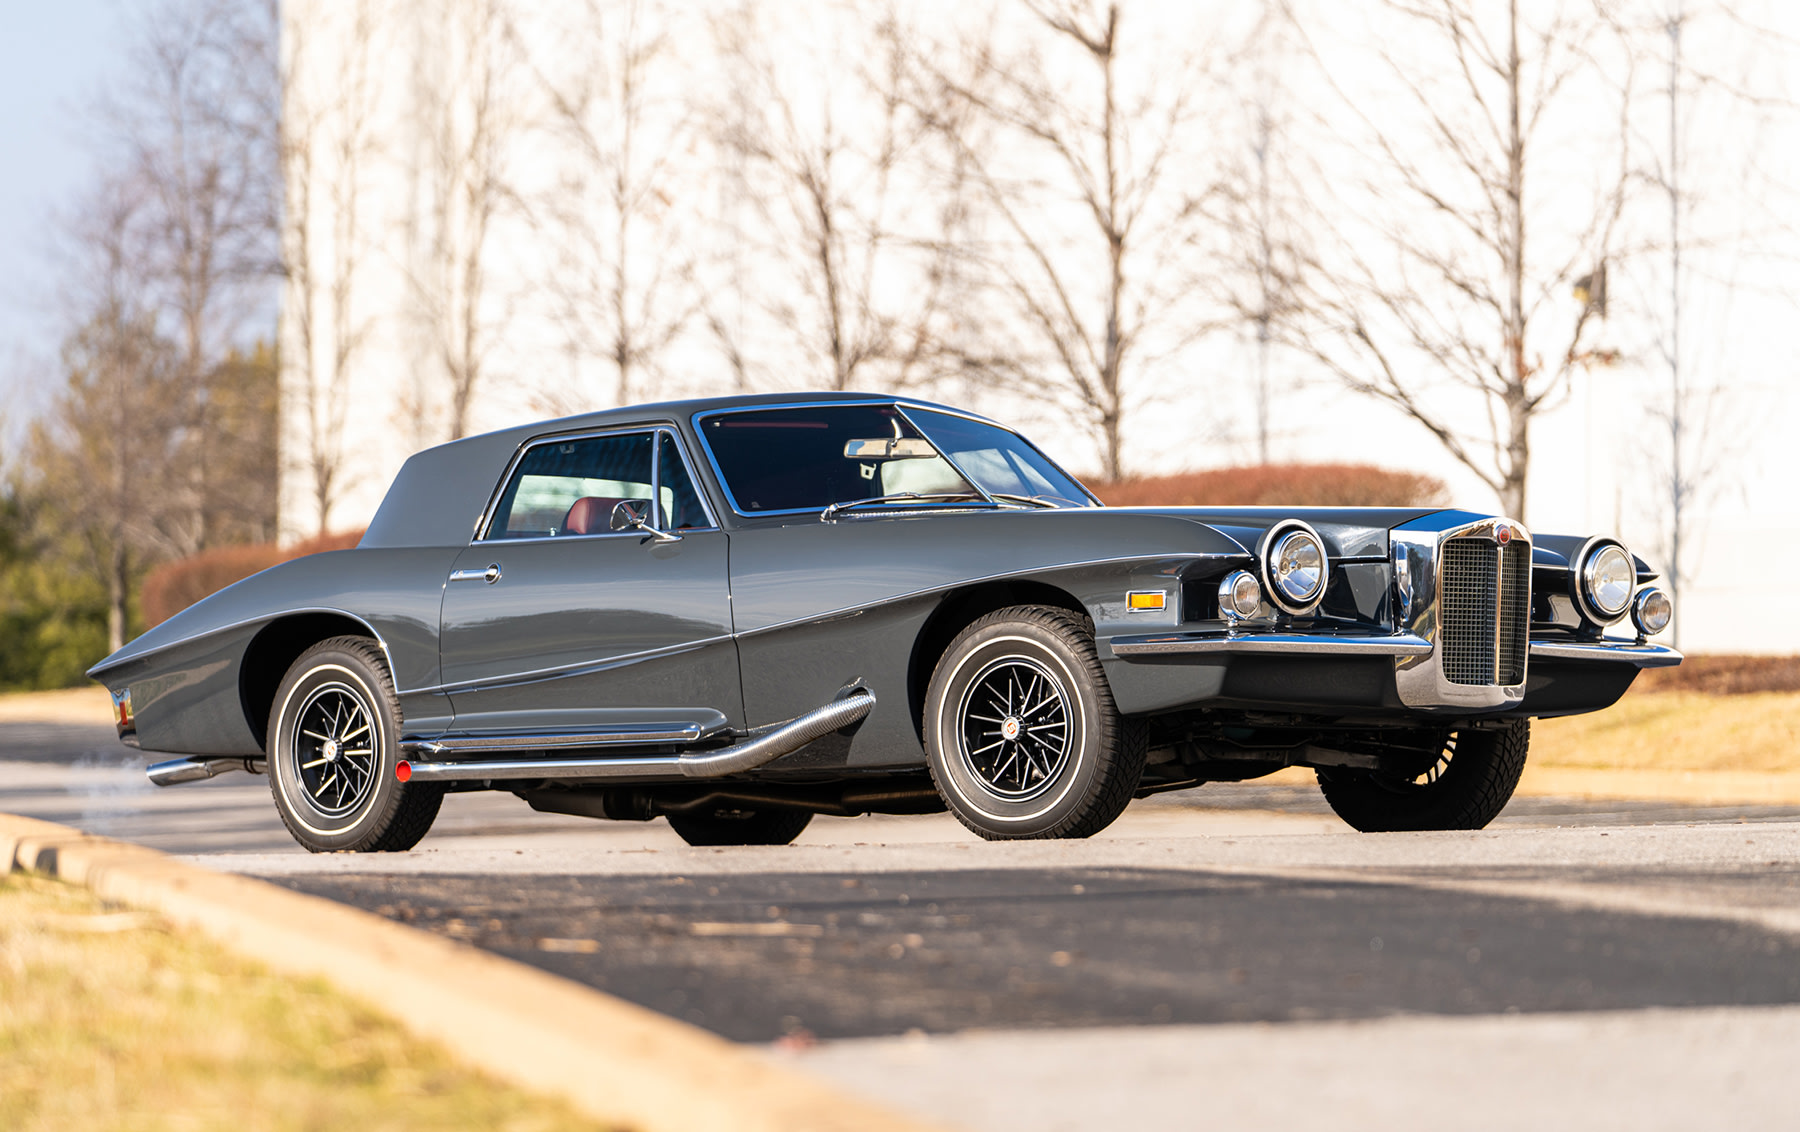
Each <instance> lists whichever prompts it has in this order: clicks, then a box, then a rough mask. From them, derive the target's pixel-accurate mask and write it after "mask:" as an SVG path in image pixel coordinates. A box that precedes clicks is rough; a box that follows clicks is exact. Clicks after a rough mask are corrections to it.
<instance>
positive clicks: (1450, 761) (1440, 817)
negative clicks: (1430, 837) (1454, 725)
mask: <svg viewBox="0 0 1800 1132" xmlns="http://www.w3.org/2000/svg"><path fill="white" fill-rule="evenodd" d="M1530 747H1531V721H1530V720H1529V719H1521V720H1517V721H1515V722H1513V723H1510V724H1508V725H1507V726H1506V727H1505V728H1503V729H1501V730H1498V731H1470V730H1464V731H1458V732H1454V733H1453V734H1451V735H1450V737H1449V738H1448V739H1447V740H1445V744H1444V749H1443V750H1442V751H1441V752H1440V753H1439V755H1438V758H1437V761H1436V762H1435V763H1434V764H1433V765H1432V766H1431V767H1429V768H1426V769H1425V770H1423V771H1422V772H1420V773H1417V774H1411V775H1409V774H1407V773H1405V772H1393V771H1380V770H1331V771H1327V770H1320V771H1319V772H1318V776H1319V789H1320V790H1322V791H1323V792H1324V794H1325V800H1326V801H1327V802H1329V803H1330V804H1331V808H1332V809H1333V810H1335V811H1336V812H1337V815H1338V817H1340V818H1343V819H1344V820H1345V821H1346V822H1349V823H1350V825H1351V826H1352V827H1354V828H1356V829H1358V830H1361V831H1362V832H1364V833H1396V832H1403V831H1418V830H1433V829H1440V830H1441V829H1481V828H1483V827H1485V826H1486V825H1487V824H1488V823H1489V822H1491V821H1493V820H1494V818H1496V817H1497V816H1499V814H1500V811H1501V810H1503V809H1505V808H1506V803H1507V802H1509V801H1511V800H1512V796H1513V791H1514V790H1516V789H1518V786H1519V776H1520V775H1521V774H1523V773H1524V771H1525V756H1526V753H1527V752H1528V751H1529V749H1530Z"/></svg>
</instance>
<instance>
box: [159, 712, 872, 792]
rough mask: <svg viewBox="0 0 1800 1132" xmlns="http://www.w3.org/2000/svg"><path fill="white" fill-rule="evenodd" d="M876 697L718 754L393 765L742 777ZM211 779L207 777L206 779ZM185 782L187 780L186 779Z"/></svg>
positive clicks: (447, 775) (525, 774) (508, 772)
mask: <svg viewBox="0 0 1800 1132" xmlns="http://www.w3.org/2000/svg"><path fill="white" fill-rule="evenodd" d="M874 706H875V693H873V692H870V691H868V690H867V689H864V690H862V691H859V692H857V693H856V694H855V695H852V696H849V697H846V698H845V699H841V700H837V701H835V702H833V703H829V704H826V705H825V706H824V707H822V708H818V709H816V710H814V711H809V712H807V713H806V714H805V715H803V716H801V717H800V718H798V719H796V720H794V721H792V722H791V723H785V724H782V725H781V726H780V727H777V728H776V729H775V730H773V731H770V732H768V733H766V734H763V735H759V736H757V737H756V738H754V739H746V740H745V741H744V742H742V743H736V744H733V745H732V746H729V747H726V748H725V749H724V750H720V751H706V752H703V753H700V754H691V755H648V756H625V757H621V758H610V759H530V760H517V759H511V760H506V761H499V760H493V761H486V762H461V763H416V762H409V761H402V762H400V763H399V764H398V765H397V766H395V767H394V777H396V778H398V779H399V780H400V781H401V782H412V781H419V782H467V781H471V780H483V779H485V780H496V779H516V778H557V779H574V778H589V779H591V778H660V777H664V776H667V775H672V774H673V775H681V776H683V777H686V778H719V777H722V776H724V775H729V774H743V773H744V772H746V771H752V770H755V769H756V768H757V767H760V766H763V765H765V764H767V763H771V762H774V761H775V760H776V759H778V758H780V757H781V756H782V755H787V754H792V753H793V752H795V751H798V750H799V749H800V748H801V747H804V746H806V745H807V744H808V743H811V742H812V741H813V740H815V739H821V738H824V737H825V736H826V735H829V734H831V733H832V732H833V731H837V730H839V729H840V728H844V727H848V726H850V725H851V724H852V723H855V722H856V721H858V720H860V719H862V718H863V717H864V716H866V715H868V714H869V712H870V710H871V709H873V708H874ZM208 777H210V776H208ZM183 781H186V780H185V779H184V780H183Z"/></svg>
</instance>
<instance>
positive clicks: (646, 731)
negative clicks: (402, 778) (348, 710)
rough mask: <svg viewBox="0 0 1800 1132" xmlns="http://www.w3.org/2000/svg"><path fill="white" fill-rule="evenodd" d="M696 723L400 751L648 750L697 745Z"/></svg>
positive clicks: (406, 743) (466, 739) (407, 746)
mask: <svg viewBox="0 0 1800 1132" xmlns="http://www.w3.org/2000/svg"><path fill="white" fill-rule="evenodd" d="M705 734H706V733H705V731H704V730H703V729H702V728H701V727H700V725H699V724H697V723H684V724H677V725H674V726H665V727H660V728H632V727H597V728H595V729H593V730H592V731H559V732H556V733H554V734H547V735H468V736H456V737H454V738H449V739H402V740H401V741H400V749H401V750H402V751H406V752H409V753H415V754H423V755H427V756H430V755H442V754H450V753H454V752H457V751H554V750H562V749H567V748H578V749H579V748H587V747H648V746H653V745H655V744H657V743H697V742H699V741H700V740H701V739H702V738H704V737H705Z"/></svg>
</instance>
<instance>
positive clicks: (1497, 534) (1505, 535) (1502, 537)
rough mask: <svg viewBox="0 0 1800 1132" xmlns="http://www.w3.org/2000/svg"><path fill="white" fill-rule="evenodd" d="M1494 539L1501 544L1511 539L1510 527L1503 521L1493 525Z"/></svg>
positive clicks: (1503, 544)
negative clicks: (1495, 525)
mask: <svg viewBox="0 0 1800 1132" xmlns="http://www.w3.org/2000/svg"><path fill="white" fill-rule="evenodd" d="M1494 541H1495V542H1497V543H1499V544H1500V545H1501V546H1505V545H1506V544H1507V543H1509V542H1511V541H1512V528H1511V527H1509V526H1507V525H1506V524H1505V523H1502V524H1500V525H1499V526H1497V527H1495V528H1494Z"/></svg>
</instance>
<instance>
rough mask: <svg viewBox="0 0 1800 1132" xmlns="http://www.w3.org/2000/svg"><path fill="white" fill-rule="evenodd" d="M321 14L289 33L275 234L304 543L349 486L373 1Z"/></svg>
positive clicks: (374, 152)
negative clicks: (305, 519)
mask: <svg viewBox="0 0 1800 1132" xmlns="http://www.w3.org/2000/svg"><path fill="white" fill-rule="evenodd" d="M333 11H334V14H336V15H337V16H338V17H339V21H340V22H338V23H336V24H333V23H331V22H328V19H327V13H326V11H325V10H324V9H323V8H322V7H321V9H319V10H317V11H314V12H312V13H309V15H310V18H308V19H304V20H302V19H296V20H294V21H292V22H291V23H290V25H289V28H288V33H287V34H288V43H287V54H286V58H285V60H284V75H283V82H282V115H281V119H282V133H281V151H280V152H281V164H282V174H283V176H282V181H283V185H284V188H285V193H286V197H285V204H286V207H285V209H284V211H283V217H282V228H281V247H282V262H283V266H284V269H285V274H286V278H287V303H286V307H285V312H284V313H285V316H286V318H287V320H288V326H287V334H286V336H285V345H286V348H287V351H288V353H287V357H286V358H285V359H284V367H285V369H286V370H287V377H286V380H285V382H284V391H285V396H284V404H283V406H282V412H283V415H284V416H285V418H286V422H287V423H286V428H285V430H284V432H285V436H286V437H287V438H288V440H289V449H288V452H287V453H286V455H287V462H288V464H289V466H290V467H294V468H297V469H298V470H299V471H300V472H301V473H302V474H303V475H304V476H305V478H306V481H307V484H308V486H309V488H310V494H311V496H312V499H311V503H312V512H313V516H312V517H313V521H314V526H315V531H316V533H318V534H324V533H325V532H326V531H327V530H328V529H329V528H330V525H331V513H332V509H333V507H334V506H336V504H337V502H338V499H339V497H340V496H341V495H342V494H343V492H344V491H345V490H347V489H348V488H349V487H350V486H352V484H351V482H350V477H351V476H353V475H354V472H353V471H352V470H351V469H352V466H350V465H347V464H346V461H345V452H344V448H343V439H344V427H345V424H346V421H347V417H348V414H349V412H350V381H351V376H352V373H353V366H354V363H355V361H356V358H357V356H358V354H359V353H360V352H361V350H362V347H363V345H364V343H365V341H366V339H367V337H368V334H369V330H370V322H369V318H368V316H367V315H366V314H364V313H363V311H362V309H361V307H360V305H359V303H358V301H357V300H358V296H359V294H360V289H361V284H362V277H363V273H364V267H365V262H364V261H365V258H366V257H367V256H368V255H370V254H371V251H372V247H371V239H370V233H369V232H368V231H367V230H366V227H365V223H366V217H365V212H366V211H367V210H368V204H367V201H366V199H365V198H366V194H367V193H368V181H369V178H370V176H371V173H372V169H371V166H372V165H373V164H374V163H375V161H376V160H377V159H378V157H379V156H380V151H379V146H378V144H377V138H376V134H375V111H376V106H377V102H378V100H379V98H380V96H381V89H380V83H379V81H378V79H379V75H378V70H377V64H378V62H379V61H378V60H377V59H376V58H375V51H376V50H377V36H378V35H380V34H381V33H382V32H383V31H384V30H386V29H385V28H384V26H383V19H382V17H383V16H384V14H385V13H384V11H383V10H382V9H381V8H380V7H378V6H377V3H376V2H375V0H354V2H353V3H350V4H348V5H342V6H338V7H336V8H335V9H334V10H333Z"/></svg>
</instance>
